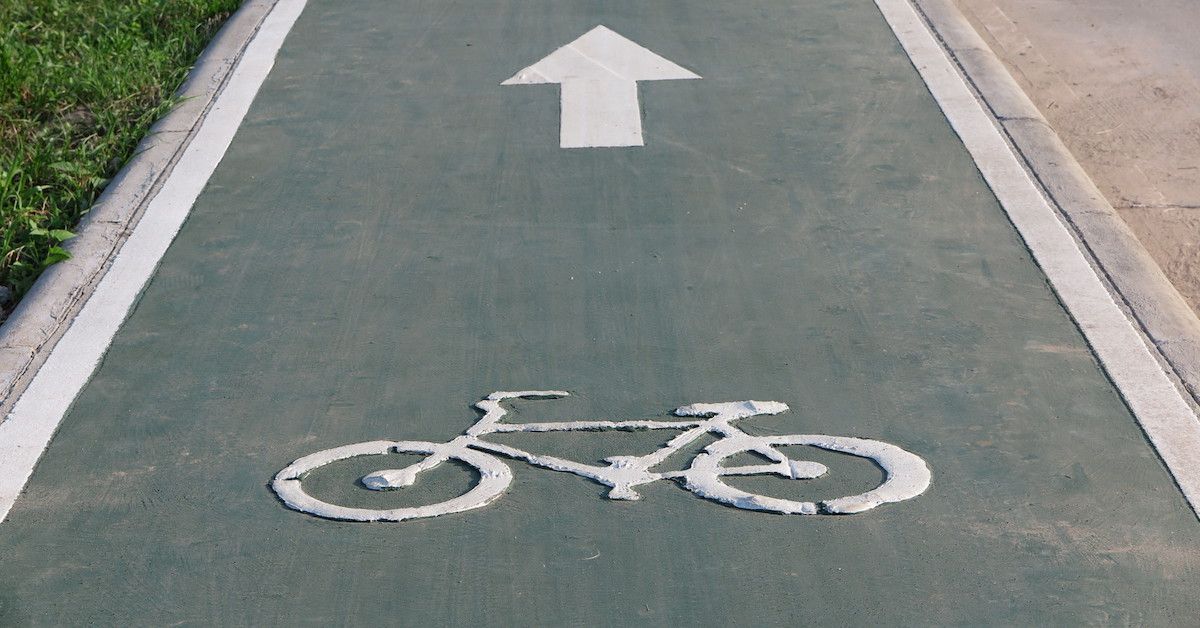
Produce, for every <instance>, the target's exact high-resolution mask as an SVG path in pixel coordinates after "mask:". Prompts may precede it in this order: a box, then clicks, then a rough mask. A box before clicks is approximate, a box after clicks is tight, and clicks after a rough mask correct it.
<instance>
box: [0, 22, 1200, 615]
mask: <svg viewBox="0 0 1200 628" xmlns="http://www.w3.org/2000/svg"><path fill="white" fill-rule="evenodd" d="M597 24H605V25H607V26H609V27H610V28H612V29H613V30H615V31H616V32H618V33H621V34H622V35H624V36H626V37H629V38H630V39H632V40H633V41H636V42H638V43H639V44H642V45H644V46H646V47H648V48H650V49H651V50H653V51H655V52H657V53H659V54H661V55H663V56H664V57H666V58H668V59H671V60H672V61H675V62H677V63H679V64H681V65H683V66H684V67H687V68H688V69H690V70H693V71H695V72H697V73H698V74H700V75H701V76H703V77H704V78H703V79H702V80H698V81H673V82H662V83H645V84H642V85H641V87H640V89H641V95H642V100H641V103H642V105H641V106H642V109H643V116H644V117H643V122H644V125H645V138H646V146H645V147H644V148H634V149H599V150H563V149H560V148H559V147H558V114H559V111H558V92H557V88H556V87H555V86H544V87H519V88H518V87H500V86H499V82H500V81H501V80H503V79H505V78H507V77H508V76H511V75H512V73H513V72H514V71H516V70H518V69H520V68H521V67H524V66H525V65H528V64H529V63H532V62H533V61H536V60H537V59H540V58H541V57H542V56H544V55H545V54H547V53H548V52H550V51H551V50H553V49H555V48H556V47H558V46H560V45H562V44H564V43H566V42H568V41H570V40H571V39H573V38H575V37H576V36H578V35H580V34H582V33H583V32H586V31H587V30H589V29H591V28H592V27H593V26H595V25H597ZM517 388H566V389H569V390H571V391H573V392H574V396H573V397H572V398H570V399H566V400H555V401H540V402H529V403H524V404H521V405H519V407H518V410H519V411H520V414H519V416H521V418H522V419H523V420H524V419H529V420H551V419H563V418H578V417H589V418H605V419H614V420H619V419H629V418H648V417H659V416H663V415H664V413H666V412H667V411H669V410H670V409H672V408H674V407H676V406H678V405H681V404H684V403H690V402H697V401H724V400H738V399H751V398H755V399H774V400H778V401H783V402H786V403H788V404H790V405H791V406H792V408H793V410H792V412H790V413H787V414H784V415H780V416H775V417H761V418H758V419H754V420H752V421H748V422H747V423H745V424H743V427H745V428H746V429H747V430H748V431H752V432H753V433H756V434H787V433H794V432H801V433H813V432H816V433H828V434H839V435H850V436H863V437H869V438H877V439H880V440H884V441H887V442H891V443H895V444H898V445H900V446H902V447H904V448H906V449H908V450H910V451H913V452H915V453H918V454H919V455H921V456H922V457H924V458H925V459H926V460H927V461H928V462H929V465H930V467H931V469H932V470H933V474H934V480H933V485H932V487H931V488H930V490H929V491H928V492H927V493H926V494H924V495H922V496H920V497H918V498H915V499H913V500H910V501H907V502H903V503H899V504H891V505H886V506H882V507H880V508H878V509H876V510H873V511H870V512H868V513H865V514H861V515H853V516H844V517H799V516H792V517H786V516H777V515H767V514H761V513H752V512H746V511H741V510H736V509H732V508H727V507H723V506H719V505H716V504H714V503H712V502H708V501H705V500H701V499H697V498H696V497H694V496H692V495H691V494H689V493H687V492H685V491H682V490H680V489H679V488H678V487H677V486H673V485H671V484H667V483H659V484H655V485H649V486H645V487H642V488H641V489H640V492H641V493H642V495H643V499H642V500H641V501H639V502H614V501H610V500H607V499H604V498H603V494H604V492H605V491H604V489H603V488H602V487H600V486H598V485H595V484H592V483H589V482H587V481H585V480H582V479H580V478H577V477H575V476H570V475H563V474H558V473H553V472H550V471H544V470H538V469H533V468H530V467H528V466H526V465H524V464H521V463H516V462H511V461H510V462H509V464H510V466H511V467H512V469H513V471H514V473H515V476H516V480H515V481H514V483H513V486H512V487H511V488H510V489H509V492H508V494H507V495H506V496H504V497H503V498H502V499H501V500H499V501H498V502H496V503H494V504H492V505H490V506H488V507H486V508H484V509H482V510H477V511H473V512H470V513H465V514H459V515H451V516H447V517H444V518H439V519H434V520H424V521H416V522H406V523H401V524H373V525H372V524H366V525H364V524H347V523H336V522H331V521H327V520H322V519H318V518H314V517H310V516H307V515H304V514H301V513H297V512H294V511H291V510H288V509H287V508H285V507H284V506H283V505H282V504H281V503H280V502H279V501H278V500H277V499H276V498H275V497H274V495H273V494H272V493H271V491H270V490H269V488H268V487H267V484H268V482H269V481H270V479H271V477H272V476H273V475H274V474H275V472H277V471H278V470H279V469H280V468H282V467H283V466H284V465H286V464H287V463H289V462H290V461H291V460H293V459H294V458H297V457H299V456H302V455H305V454H308V453H311V452H314V451H317V450H319V449H324V448H326V447H330V446H335V445H341V444H345V443H352V442H359V441H365V440H375V439H384V438H391V439H422V440H432V441H444V440H447V439H449V438H451V437H453V436H456V435H458V434H460V433H461V432H462V431H463V430H464V429H466V428H467V427H468V426H470V425H471V424H472V423H473V422H474V420H475V419H476V417H477V416H478V415H477V413H475V412H474V411H473V410H471V408H470V404H471V403H473V402H474V401H476V400H478V399H479V398H480V397H482V396H483V395H486V394H487V393H489V392H491V391H493V390H498V389H517ZM658 437H659V435H658V434H646V433H633V434H630V433H618V434H616V435H612V434H588V435H584V436H578V437H575V436H566V435H542V436H519V437H506V439H507V442H514V443H516V442H519V443H520V444H521V445H522V446H528V447H530V448H532V449H534V450H535V451H544V452H548V453H555V454H558V455H566V456H572V457H578V458H579V459H581V460H596V459H598V458H601V457H604V456H607V455H612V454H619V453H646V452H648V451H650V450H651V449H653V447H654V446H655V445H656V444H657V443H658V442H660V440H659V438H658ZM497 440H502V439H499V438H498V439H497ZM539 447H541V448H542V449H539ZM793 453H796V454H799V453H806V454H807V453H811V452H798V451H797V452H793ZM397 458H398V456H397ZM814 458H817V459H820V460H821V461H823V462H826V463H827V464H829V465H830V466H831V467H832V468H833V473H832V474H831V476H830V477H829V478H825V479H821V480H815V481H812V482H807V483H804V486H803V487H800V488H797V487H796V486H794V485H793V484H792V483H788V482H786V481H783V480H778V481H770V480H749V479H748V480H745V481H744V482H745V483H744V484H742V486H745V487H748V488H755V489H757V490H761V491H763V492H768V491H773V490H778V491H781V493H779V494H780V495H781V496H783V495H784V494H792V495H803V496H805V497H808V498H813V497H817V498H823V497H824V498H827V497H836V496H839V495H843V494H847V493H848V491H851V490H853V491H860V490H863V489H865V488H869V487H870V485H871V482H872V481H877V480H878V477H877V476H878V472H877V471H875V470H874V469H872V468H870V467H869V465H868V466H867V468H863V467H862V466H861V464H855V463H854V461H852V460H845V459H841V458H838V457H836V456H833V455H821V456H815V455H814ZM685 462H686V461H683V460H681V461H680V464H683V463H685ZM379 466H381V465H379V464H376V461H351V462H349V463H345V464H343V465H340V467H339V468H337V469H333V470H332V471H331V472H330V473H328V474H321V475H319V476H318V477H314V478H312V489H311V490H313V491H314V492H318V493H320V494H321V495H324V496H327V497H328V498H329V499H330V500H342V501H344V502H346V503H347V504H348V505H357V504H363V505H370V504H377V505H386V504H398V503H408V502H406V501H405V500H415V501H419V500H420V499H432V500H436V499H443V498H444V497H446V496H449V495H451V494H453V491H455V490H460V491H461V490H462V489H464V488H465V487H466V486H468V485H469V484H470V482H471V480H472V478H471V477H470V475H469V474H468V473H467V472H466V471H464V470H461V469H454V468H444V469H439V470H438V473H439V476H440V477H439V478H436V480H435V479H433V478H431V480H430V484H429V485H428V487H427V488H419V489H412V490H411V491H408V492H405V491H400V492H399V494H388V495H379V494H376V493H369V492H367V491H366V490H365V489H361V488H356V487H355V486H354V485H353V481H354V479H355V478H357V477H359V476H360V475H362V473H365V472H367V471H372V470H374V469H376V468H379ZM789 491H790V492H791V493H788V492H789ZM797 491H802V492H797ZM414 493H415V494H414ZM380 500H382V501H380ZM415 501H414V502H413V503H415ZM1198 541H1200V529H1198V527H1197V522H1196V520H1195V517H1194V516H1193V515H1192V514H1191V512H1190V511H1189V510H1188V508H1187V506H1186V504H1185V502H1184V500H1183V499H1182V497H1181V496H1180V494H1179V493H1178V491H1177V490H1176V489H1175V487H1174V485H1173V484H1172V482H1171V479H1170V477H1169V476H1168V474H1167V472H1166V471H1165V469H1164V468H1163V466H1162V465H1161V464H1160V463H1159V461H1158V459H1157V458H1156V457H1155V455H1154V452H1153V451H1152V450H1151V448H1150V447H1149V445H1147V444H1146V442H1145V439H1144V438H1143V436H1142V434H1141V432H1140V431H1139V429H1138V427H1137V424H1136V422H1135V421H1134V419H1133V418H1132V417H1131V416H1130V415H1129V413H1128V411H1127V410H1126V409H1125V407H1124V406H1123V405H1122V403H1121V400H1120V398H1119V397H1118V395H1117V394H1116V392H1115V391H1114V390H1113V388H1112V387H1111V386H1110V384H1109V383H1108V382H1107V380H1106V379H1105V378H1104V376H1103V374H1102V373H1101V372H1100V371H1099V370H1098V367H1097V366H1096V364H1095V362H1094V360H1093V358H1092V357H1091V355H1090V353H1089V352H1088V350H1087V348H1086V346H1085V345H1084V343H1083V340H1082V338H1081V337H1080V335H1079V333H1078V331H1077V330H1076V329H1075V327H1074V326H1073V325H1072V323H1071V322H1070V320H1069V319H1068V318H1067V316H1066V314H1065V313H1064V311H1063V310H1062V308H1061V307H1060V306H1059V305H1058V304H1057V302H1056V301H1055V299H1054V297H1053V295H1052V293H1051V292H1050V290H1049V288H1048V287H1047V285H1046V283H1045V279H1044V277H1043V276H1042V274H1041V273H1040V272H1039V271H1038V269H1037V268H1036V267H1035V266H1034V265H1033V263H1032V262H1031V260H1030V258H1029V256H1028V254H1027V253H1026V251H1025V250H1024V248H1023V246H1022V245H1021V243H1020V241H1019V239H1018V237H1017V235H1016V234H1015V232H1014V231H1013V229H1012V227H1011V226H1010V224H1009V223H1008V222H1007V220H1006V218H1005V215H1004V213H1003V212H1002V210H1001V209H1000V207H999V206H998V205H997V203H996V201H995V198H994V197H993V196H992V195H991V193H990V192H989V190H988V189H987V187H986V186H985V184H984V183H983V181H982V180H981V179H980V177H979V175H978V173H977V171H976V170H975V167H974V165H973V164H972V162H971V160H970V158H969V156H968V155H967V153H966V152H965V150H964V149H963V147H962V145H961V144H960V143H959V142H958V140H957V138H956V137H955V136H954V134H953V133H952V131H951V130H950V128H949V127H948V125H947V123H946V121H945V120H944V118H943V117H942V115H941V113H940V112H939V110H938V108H937V106H936V105H935V104H934V102H933V101H932V99H931V98H930V96H929V94H928V92H927V91H926V90H925V88H924V86H923V84H922V83H921V81H920V79H919V77H918V76H917V75H916V73H915V71H914V70H913V68H912V66H911V65H910V64H909V62H908V60H907V58H906V57H905V56H904V55H903V54H902V52H901V51H900V49H899V47H898V46H897V44H896V42H895V40H894V38H893V36H892V34H891V32H890V30H889V29H888V27H887V25H886V24H885V23H884V21H883V19H882V18H881V17H880V15H879V13H878V11H877V10H876V9H875V7H874V6H873V5H872V4H871V3H870V2H854V3H849V2H842V1H841V0H820V1H816V0H809V1H805V2H784V1H782V0H745V1H743V2H738V3H685V2H676V1H664V2H655V3H640V4H636V5H627V4H620V5H618V6H614V5H613V4H612V3H604V2H593V1H587V2H585V1H579V0H576V1H571V2H562V1H561V0H556V1H553V2H551V1H549V0H543V1H523V2H511V1H508V0H504V1H497V2H490V3H453V2H419V1H415V0H413V1H408V2H395V1H393V2H384V1H376V2H362V3H354V4H353V5H352V6H351V5H348V4H346V3H338V2H328V1H318V0H313V1H311V2H310V4H309V6H308V8H307V9H306V10H305V12H304V14H303V15H302V17H301V18H300V20H299V22H298V23H297V25H296V27H295V29H294V30H293V32H292V33H291V35H290V36H289V39H288V41H287V42H286V44H285V45H284V47H283V49H282V51H281V53H280V57H279V60H278V62H277V65H276V68H275V70H274V71H273V73H272V75H271V78H270V79H269V80H268V81H267V83H266V84H265V85H264V87H263V89H262V91H261V92H260V95H259V97H258V100H257V101H256V103H255V105H254V107H253V109H252V110H251V112H250V114H249V115H248V116H247V118H246V121H245V123H244V125H243V127H242V129H241V131H240V132H239V135H238V137H237V138H236V140H235V141H234V144H233V146H232V147H231V149H230V151H229V153H228V155H227V156H226V158H225V160H224V162H223V163H222V165H221V166H220V168H219V169H218V171H217V173H216V174H215V175H214V177H213V179H212V180H211V181H210V184H209V186H208V188H207V190H206V191H205V193H204V194H203V196H202V197H201V198H200V200H199V201H198V203H197V206H196V208H195V210H194V212H193V214H192V217H191V219H190V220H189V222H188V223H187V224H186V225H185V227H184V229H183V231H182V232H181V234H180V236H179V238H178V239H177V240H176V242H175V243H174V245H173V246H172V248H171V250H170V251H169V253H168V254H167V257H166V258H165V259H164V260H163V265H162V268H161V270H160V271H159V273H158V275H157V276H156V277H155V279H154V280H153V281H152V283H151V284H150V286H149V288H148V290H147V291H146V293H145V295H144V296H143V298H142V299H141V301H140V302H139V304H138V306H137V307H136V309H135V311H134V312H133V314H132V315H131V317H130V319H129V321H128V322H127V323H126V325H125V326H124V328H123V329H122V331H121V333H120V334H119V335H118V337H117V339H116V341H115V343H114V345H113V347H112V349H111V351H110V352H109V353H108V355H107V357H106V359H105V362H104V364H103V366H102V367H101V369H100V370H99V371H98V373H97V375H96V376H95V378H94V380H93V381H92V382H91V383H90V384H89V385H88V387H87V388H86V389H85V390H84V392H83V394H82V395H81V396H80V398H79V399H78V401H77V403H76V404H75V406H74V408H73V409H72V411H71V413H70V414H69V415H68V416H67V417H66V420H65V421H64V423H63V426H62V428H61V431H60V432H59V434H58V435H57V437H56V438H55V440H54V441H53V442H52V443H51V445H50V447H49V449H48V450H47V452H46V455H45V456H44V458H43V459H42V462H41V463H40V465H39V467H38V468H37V470H36V472H35V474H34V476H33V478H32V480H31V481H30V483H29V486H28V491H27V493H26V495H25V496H24V497H22V498H21V500H19V501H18V502H17V504H16V507H15V508H14V509H13V511H12V513H11V514H10V516H9V519H8V521H7V522H5V523H4V524H2V525H0V557H2V558H0V623H4V624H22V623H26V622H29V623H86V622H95V623H103V624H118V623H119V624H165V623H174V622H182V623H232V624H269V623H295V622H311V623H333V622H337V623H343V622H346V623H366V622H384V623H396V624H425V623H438V624H468V623H483V624H512V623H518V622H521V623H530V624H541V625H545V624H604V625H611V624H628V623H650V624H677V623H685V622H687V623H710V624H726V623H728V624H746V625H755V624H763V623H783V622H806V623H816V622H832V623H878V622H883V621H894V622H902V623H1008V624H1013V623H1032V622H1035V621H1036V622H1038V623H1078V622H1111V623H1154V624H1163V623H1186V622H1188V621H1189V619H1191V618H1194V617H1196V616H1197V614H1198V613H1200V601H1197V599H1196V596H1195V595H1194V591H1195V590H1196V587H1197V585H1200V578H1198V574H1197V570H1196V563H1197V552H1196V551H1195V550H1194V549H1193V548H1194V547H1196V544H1197V542H1198Z"/></svg>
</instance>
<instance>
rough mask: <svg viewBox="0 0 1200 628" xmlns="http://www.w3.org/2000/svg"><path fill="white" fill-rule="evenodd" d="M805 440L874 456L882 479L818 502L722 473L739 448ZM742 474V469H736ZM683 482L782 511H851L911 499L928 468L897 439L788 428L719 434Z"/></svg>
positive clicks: (703, 493)
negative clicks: (728, 479)
mask: <svg viewBox="0 0 1200 628" xmlns="http://www.w3.org/2000/svg"><path fill="white" fill-rule="evenodd" d="M788 445H809V446H812V447H817V448H820V449H825V450H827V451H834V452H838V453H844V454H850V455H852V456H858V457H861V458H868V459H870V460H873V461H874V462H875V464H877V465H879V467H880V468H882V469H883V471H884V472H885V474H886V476H887V477H886V478H885V479H884V481H883V483H882V484H880V485H879V486H877V487H875V488H874V489H872V490H870V491H867V492H865V493H860V494H858V495H850V496H848V497H840V498H837V499H829V500H824V501H820V502H802V501H794V500H788V499H779V498H776V497H768V496H765V495H756V494H754V493H750V492H747V491H743V490H741V489H739V488H735V487H733V486H730V485H728V484H726V483H725V482H724V481H723V480H722V478H723V477H724V476H726V475H734V473H731V472H730V470H728V469H726V468H725V467H723V466H721V462H722V461H724V460H726V459H728V458H731V457H733V456H736V455H737V454H739V453H742V452H746V451H750V450H754V449H759V448H762V447H763V446H766V447H771V448H774V447H786V446H788ZM737 475H745V474H741V473H739V474H737ZM684 479H685V487H686V488H687V489H688V490H689V491H691V492H693V493H695V494H696V495H699V496H700V497H704V498H706V499H711V500H713V501H717V502H721V503H723V504H727V505H729V506H734V507H736V508H744V509H747V510H762V511H767V512H777V513H781V514H800V515H815V514H852V513H857V512H863V511H865V510H870V509H872V508H874V507H876V506H878V505H880V504H886V503H891V502H899V501H904V500H906V499H912V498H913V497H916V496H917V495H920V494H921V493H923V492H925V489H926V488H928V487H929V481H930V473H929V467H928V466H926V464H925V461H924V460H923V459H922V458H921V457H920V456H917V455H916V454H913V453H910V452H908V451H905V450H903V449H901V448H899V447H897V446H895V445H891V444H889V443H884V442H881V441H877V440H870V439H866V438H851V437H848V436H826V435H823V434H790V435H786V436H766V437H745V438H729V439H724V440H719V441H717V442H715V443H713V444H711V445H709V446H708V447H707V448H706V449H705V450H704V452H702V453H700V454H699V455H697V456H696V458H695V459H694V460H693V461H692V464H691V466H690V467H689V468H688V470H687V471H686V472H685V473H684Z"/></svg>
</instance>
